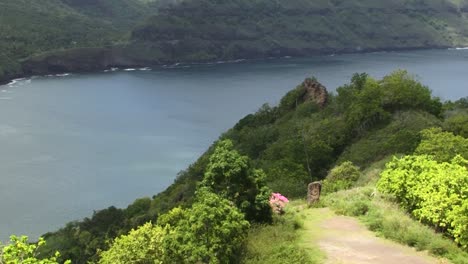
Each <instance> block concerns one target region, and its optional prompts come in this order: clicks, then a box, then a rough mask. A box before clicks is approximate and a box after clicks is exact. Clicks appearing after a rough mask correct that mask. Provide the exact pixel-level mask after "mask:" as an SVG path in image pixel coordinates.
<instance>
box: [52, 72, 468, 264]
mask: <svg viewBox="0 0 468 264" xmlns="http://www.w3.org/2000/svg"><path fill="white" fill-rule="evenodd" d="M324 91H325V90H323V86H321V85H320V84H319V83H318V82H317V81H316V80H315V79H313V78H312V79H308V80H306V81H305V82H304V83H302V84H301V85H299V86H298V87H297V88H295V89H293V90H292V91H291V92H289V93H288V94H286V96H284V97H283V99H282V100H281V102H280V104H279V105H278V106H268V105H264V106H262V107H261V108H260V109H259V110H258V111H257V112H256V113H255V114H251V115H248V116H246V117H245V118H243V119H241V120H240V121H239V122H238V123H237V124H236V125H235V126H234V127H233V128H232V129H230V130H229V131H227V132H226V133H224V134H223V135H222V136H221V137H220V142H221V141H222V140H230V141H231V142H232V143H233V149H232V151H235V152H236V153H238V154H229V155H227V156H226V155H225V154H222V155H220V154H216V151H219V150H216V151H215V149H216V147H219V144H218V143H215V144H213V146H211V147H210V148H209V149H208V150H207V152H206V153H205V154H204V155H202V156H201V157H200V158H199V159H198V160H197V161H196V162H195V163H194V164H192V165H191V166H190V167H189V168H187V170H185V171H183V172H181V173H180V174H179V175H178V177H177V179H176V180H175V182H174V183H173V184H172V185H171V186H170V187H169V188H168V189H167V190H165V191H164V192H162V193H160V194H158V195H155V196H154V197H152V198H141V199H138V200H136V201H135V202H134V203H133V204H131V205H129V206H128V207H127V208H126V209H118V208H115V207H110V208H108V209H105V210H101V211H97V212H96V213H95V214H94V215H93V216H92V217H90V218H86V219H84V220H83V221H80V222H72V223H68V224H67V225H66V226H65V227H64V228H62V229H61V230H59V231H57V232H53V233H48V234H46V235H45V238H46V240H47V242H48V244H47V246H46V247H45V248H44V249H43V254H45V255H50V254H52V253H53V252H55V250H59V251H60V252H62V254H63V256H64V258H68V259H72V260H73V261H74V263H86V261H87V260H90V259H91V260H97V259H98V258H99V254H98V253H97V252H99V250H98V249H106V248H108V244H107V243H106V241H107V240H108V239H112V238H114V237H117V236H119V235H122V234H126V233H127V232H128V231H130V230H131V229H132V228H135V227H138V226H140V225H143V224H144V223H146V222H148V221H152V222H153V223H156V222H158V221H159V220H158V219H159V218H160V216H161V215H163V214H165V213H167V212H169V211H170V210H171V209H173V208H175V207H178V206H181V207H182V208H187V209H188V210H191V209H190V208H191V206H192V204H193V202H194V201H195V202H196V201H197V198H196V195H195V190H196V189H197V188H200V182H202V183H203V182H205V183H206V182H212V183H213V182H216V181H218V180H215V179H216V178H213V180H211V178H210V177H212V175H213V173H211V172H209V171H213V164H214V163H215V162H217V161H218V159H224V158H226V157H229V159H231V161H229V162H227V163H219V164H231V165H220V166H227V167H224V169H222V171H224V172H225V173H227V172H226V170H227V168H229V166H238V165H236V164H244V165H241V166H245V169H241V170H239V169H232V170H233V175H244V176H245V175H257V176H255V177H259V176H258V175H261V174H263V173H260V174H258V173H257V172H253V171H252V169H261V170H262V171H263V172H264V175H265V176H264V181H265V183H266V186H267V188H269V189H270V190H272V191H274V192H281V193H282V194H284V195H286V196H287V197H289V198H303V197H305V194H306V188H305V186H307V184H308V183H310V182H312V181H316V180H323V179H325V177H326V176H327V175H328V172H329V170H330V169H331V168H333V167H334V166H335V165H339V164H342V163H343V162H344V161H350V162H352V163H354V164H357V165H359V167H360V169H361V170H366V169H368V168H370V167H371V165H372V164H374V163H375V162H377V161H380V160H381V159H383V158H386V157H388V156H391V155H394V154H397V155H404V154H412V153H414V151H415V150H416V149H417V148H418V145H420V142H421V139H422V138H423V137H422V135H421V133H420V132H421V131H422V130H424V129H427V128H431V127H443V128H444V129H445V130H446V131H450V132H453V133H456V134H458V135H464V134H463V133H464V131H466V130H467V129H468V123H467V122H466V120H467V119H466V117H467V115H468V104H467V100H466V99H461V100H459V101H457V102H447V103H444V104H442V103H441V102H440V101H439V99H438V98H434V97H432V96H431V92H430V90H429V89H428V88H427V87H425V86H423V85H422V84H420V83H419V82H418V81H416V80H415V79H414V78H413V77H412V76H411V75H409V74H408V73H407V72H405V71H396V72H394V73H392V74H390V75H388V76H386V77H384V78H383V79H382V80H375V79H373V78H371V77H369V76H367V75H366V74H356V75H355V76H354V77H353V78H352V80H351V82H350V83H349V84H348V85H345V86H343V87H340V88H338V90H337V93H336V94H327V93H326V92H325V93H324ZM223 142H224V141H223ZM221 144H222V145H223V144H224V145H223V146H225V144H226V143H221ZM227 148H228V149H229V147H227ZM461 148H463V147H461ZM466 151H467V152H466V153H468V149H467V150H466ZM233 153H234V152H233ZM238 155H243V156H244V158H239V156H238ZM223 157H224V158H223ZM233 157H236V158H233ZM238 158H239V159H241V160H244V159H245V160H244V161H243V162H241V163H237V162H236V161H232V159H234V160H236V159H238ZM244 162H245V163H244ZM215 164H216V163H215ZM239 173H240V174H239ZM222 174H223V173H221V174H220V175H222ZM226 175H231V176H230V177H233V178H231V179H236V177H237V176H232V174H231V173H227V174H226ZM371 175H373V176H369V177H367V178H366V177H364V178H362V177H360V178H359V181H358V184H367V183H368V182H374V184H375V181H374V180H375V177H376V176H375V175H374V174H371ZM244 176H238V177H244ZM249 177H254V176H249ZM262 177H263V176H262ZM262 177H260V178H262ZM372 177H373V178H372ZM207 179H210V180H207ZM250 179H251V178H250ZM355 180H356V179H353V180H352V181H351V182H349V181H348V182H340V183H339V184H337V185H336V186H335V185H333V186H334V187H333V186H332V187H327V188H328V189H325V191H327V190H328V191H331V190H337V189H338V190H339V189H340V188H342V187H346V186H347V187H349V186H352V185H354V184H355V183H354V181H355ZM232 184H234V185H232V186H238V185H239V184H240V183H238V182H237V183H232ZM242 184H244V183H242ZM257 184H258V182H257ZM202 185H203V184H202ZM229 186H231V185H227V186H226V185H219V187H217V188H219V189H218V191H217V192H216V193H223V192H224V191H223V190H229V188H233V187H229ZM246 186H252V185H251V184H248V185H246ZM249 188H251V187H242V189H245V190H249ZM228 197H231V198H232V197H239V199H244V198H241V197H242V195H240V194H235V193H234V194H231V195H228ZM236 201H237V200H236ZM236 204H239V207H240V208H242V206H241V204H243V203H239V201H237V202H236ZM253 218H254V219H255V217H253Z"/></svg>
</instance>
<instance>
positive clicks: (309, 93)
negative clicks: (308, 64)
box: [301, 78, 328, 108]
mask: <svg viewBox="0 0 468 264" xmlns="http://www.w3.org/2000/svg"><path fill="white" fill-rule="evenodd" d="M302 87H304V94H303V95H302V98H301V100H302V102H307V101H313V102H315V103H316V104H317V105H318V106H320V107H321V108H323V107H325V106H326V105H327V103H328V92H327V88H325V86H323V85H322V84H321V83H319V82H318V81H317V80H316V79H313V78H307V79H305V81H304V82H303V83H302Z"/></svg>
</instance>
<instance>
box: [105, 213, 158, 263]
mask: <svg viewBox="0 0 468 264" xmlns="http://www.w3.org/2000/svg"><path fill="white" fill-rule="evenodd" d="M164 234H165V230H164V229H163V228H162V227H160V226H154V225H153V224H151V223H150V222H149V223H146V224H144V225H142V226H141V227H139V228H138V229H133V230H132V231H130V233H129V234H128V235H123V236H120V237H118V238H116V239H115V241H114V243H113V245H112V247H111V248H110V249H109V250H107V251H104V252H102V253H101V259H100V260H99V264H127V263H129V264H150V263H154V264H162V263H163V258H164V256H165V255H164V248H163V246H162V241H163V239H164Z"/></svg>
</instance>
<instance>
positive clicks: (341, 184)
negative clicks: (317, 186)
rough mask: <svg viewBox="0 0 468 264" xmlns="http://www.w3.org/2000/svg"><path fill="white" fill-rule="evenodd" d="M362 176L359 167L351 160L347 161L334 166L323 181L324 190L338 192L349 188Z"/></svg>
mask: <svg viewBox="0 0 468 264" xmlns="http://www.w3.org/2000/svg"><path fill="white" fill-rule="evenodd" d="M359 177H361V171H360V170H359V167H357V166H355V165H354V164H353V163H352V162H351V161H345V162H343V163H342V164H340V165H339V166H336V167H335V168H333V169H332V170H331V171H330V173H329V174H328V175H327V178H326V179H325V181H324V183H323V187H324V192H327V193H330V192H336V191H339V190H344V189H349V188H351V187H352V186H353V184H354V183H355V182H356V181H357V180H358V179H359Z"/></svg>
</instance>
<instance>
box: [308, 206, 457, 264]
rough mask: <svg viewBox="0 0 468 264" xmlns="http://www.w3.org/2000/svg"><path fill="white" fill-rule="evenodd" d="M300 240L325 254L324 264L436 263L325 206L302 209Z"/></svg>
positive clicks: (434, 260)
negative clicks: (303, 215)
mask: <svg viewBox="0 0 468 264" xmlns="http://www.w3.org/2000/svg"><path fill="white" fill-rule="evenodd" d="M304 212H305V215H306V218H305V223H304V234H303V237H302V243H303V244H304V245H307V244H308V245H309V246H308V247H310V248H312V247H314V246H315V247H317V245H318V246H319V248H320V249H321V250H322V252H324V253H325V254H326V260H325V263H326V264H342V263H343V264H344V263H345V264H438V263H448V262H446V261H443V260H440V259H436V258H433V257H430V256H429V255H428V254H427V253H425V252H417V251H416V250H415V249H412V248H410V247H407V246H403V245H400V244H397V243H394V242H391V241H388V240H385V239H382V238H378V237H376V236H375V234H374V233H372V232H370V231H368V230H367V229H366V227H365V226H364V225H363V224H361V223H359V221H358V220H357V219H355V218H352V217H346V216H337V215H335V214H334V213H333V212H331V211H330V210H329V209H327V208H322V209H310V210H305V211H304Z"/></svg>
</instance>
